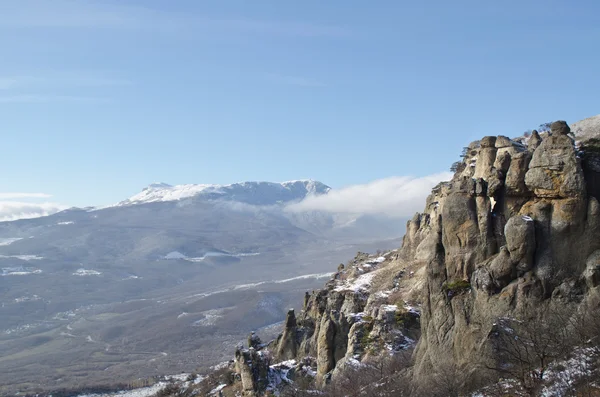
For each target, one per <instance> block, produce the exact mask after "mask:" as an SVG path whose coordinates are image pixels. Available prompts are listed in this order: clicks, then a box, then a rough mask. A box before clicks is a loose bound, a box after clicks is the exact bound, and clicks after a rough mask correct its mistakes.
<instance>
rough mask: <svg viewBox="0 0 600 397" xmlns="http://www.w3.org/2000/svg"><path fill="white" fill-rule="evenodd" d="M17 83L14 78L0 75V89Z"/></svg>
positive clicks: (8, 87) (5, 88)
mask: <svg viewBox="0 0 600 397" xmlns="http://www.w3.org/2000/svg"><path fill="white" fill-rule="evenodd" d="M17 84H18V81H17V80H16V79H14V78H4V77H0V90H8V89H11V88H13V87H14V86H15V85H17Z"/></svg>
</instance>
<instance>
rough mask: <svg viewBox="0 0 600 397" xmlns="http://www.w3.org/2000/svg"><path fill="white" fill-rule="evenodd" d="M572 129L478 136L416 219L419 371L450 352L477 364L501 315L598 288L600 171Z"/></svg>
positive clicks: (412, 252) (461, 362)
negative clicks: (599, 186)
mask: <svg viewBox="0 0 600 397" xmlns="http://www.w3.org/2000/svg"><path fill="white" fill-rule="evenodd" d="M569 132H570V130H569V127H568V126H567V124H566V123H565V122H555V123H553V124H552V129H551V131H550V133H549V134H545V136H543V137H540V136H539V135H538V134H537V133H535V132H534V133H533V134H532V136H531V138H529V140H528V141H527V140H524V141H523V142H517V141H512V140H510V139H508V138H506V137H502V136H500V137H484V138H483V139H482V140H481V141H477V142H473V143H471V144H470V145H469V147H468V148H467V150H466V154H465V157H464V161H463V163H462V165H461V166H460V167H458V168H459V169H458V171H457V172H456V174H455V175H454V177H453V178H452V180H451V181H450V182H447V183H444V184H442V185H441V186H440V187H439V189H437V191H434V192H433V193H432V195H431V196H430V197H429V198H428V200H427V207H426V209H425V212H424V214H420V215H418V216H416V217H415V218H414V219H413V220H412V221H410V222H409V227H408V229H407V230H408V231H407V235H406V237H405V239H404V244H403V247H402V251H401V254H402V256H403V257H404V258H405V259H406V260H408V261H416V262H419V263H420V264H422V266H425V268H426V287H425V294H424V296H425V299H424V300H423V305H422V316H421V331H422V337H421V339H420V341H419V344H418V346H417V349H416V355H415V377H416V378H417V379H418V378H419V377H423V376H425V374H427V373H428V372H429V371H431V370H432V368H434V367H435V363H436V362H439V361H440V360H444V359H449V360H451V361H452V362H454V363H455V364H456V365H457V366H458V367H459V368H461V369H462V370H464V371H466V372H469V371H475V368H477V365H478V364H479V365H480V364H481V360H480V358H481V357H483V356H485V354H484V353H485V350H486V349H489V344H488V343H487V342H489V338H488V336H489V335H490V334H491V333H492V330H493V327H494V324H495V323H496V321H497V320H498V319H499V318H503V317H517V318H535V317H536V314H537V313H538V312H539V311H540V308H541V307H543V306H545V305H565V304H569V303H573V302H575V303H577V302H581V301H583V300H584V299H586V298H587V297H588V296H589V295H590V294H593V293H596V291H595V288H596V287H597V285H598V274H599V273H598V256H599V255H600V251H598V249H600V239H599V238H598V236H599V234H598V233H599V231H600V229H599V228H600V207H599V205H598V200H597V198H596V197H595V196H594V195H590V194H588V191H589V192H592V191H593V189H589V187H588V183H591V182H593V180H594V179H595V177H597V175H593V174H594V173H595V172H596V171H593V170H592V171H590V173H589V174H590V175H589V176H588V178H585V177H584V172H583V168H586V164H583V167H582V159H581V158H580V156H579V152H578V149H577V148H576V147H575V144H574V140H573V139H572V138H571V137H570V136H569V135H568V134H569ZM584 158H585V157H584ZM587 168H588V169H589V168H590V167H589V166H588V167H587Z"/></svg>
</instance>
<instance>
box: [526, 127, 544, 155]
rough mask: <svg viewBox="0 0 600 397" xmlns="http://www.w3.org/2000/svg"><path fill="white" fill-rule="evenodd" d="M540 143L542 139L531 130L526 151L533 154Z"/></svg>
mask: <svg viewBox="0 0 600 397" xmlns="http://www.w3.org/2000/svg"><path fill="white" fill-rule="evenodd" d="M541 143H542V138H541V137H540V134H539V133H538V132H537V131H536V130H533V132H532V133H531V137H530V138H529V142H528V145H527V148H528V150H529V151H530V152H533V151H534V150H535V149H537V148H538V146H540V144H541Z"/></svg>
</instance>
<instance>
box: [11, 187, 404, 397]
mask: <svg viewBox="0 0 600 397" xmlns="http://www.w3.org/2000/svg"><path fill="white" fill-rule="evenodd" d="M329 190H330V188H329V187H327V186H326V185H324V184H322V183H320V182H316V181H310V180H306V181H292V182H284V183H268V182H246V183H239V184H233V185H224V186H216V185H181V186H170V185H167V184H153V185H151V186H149V187H147V188H145V189H144V190H143V191H142V192H140V193H139V194H136V195H134V196H133V197H130V198H129V199H127V200H123V201H121V202H120V203H118V204H115V205H113V206H109V207H105V208H72V209H69V210H66V211H63V212H59V213H56V214H54V215H50V216H46V217H41V218H34V219H23V220H18V221H13V222H0V366H1V367H2V369H3V371H2V373H0V385H2V386H0V394H2V393H3V392H6V393H8V395H11V393H13V392H16V391H32V390H36V391H47V390H53V389H56V388H57V387H74V388H77V387H84V386H90V385H97V384H102V383H107V382H129V381H131V380H132V379H137V378H139V377H143V378H145V377H150V376H154V375H159V374H163V373H166V372H171V371H173V370H175V371H181V370H184V369H187V368H190V367H192V368H196V367H202V368H204V369H207V368H208V367H210V366H211V365H213V364H216V363H218V362H220V361H222V360H224V359H225V358H227V356H228V353H227V352H228V350H231V349H232V348H233V347H234V346H235V344H236V343H237V341H239V340H240V339H241V338H244V336H245V334H246V333H247V332H249V331H250V330H252V329H262V328H263V327H268V326H270V325H272V324H273V323H278V322H280V321H281V317H282V316H283V315H285V311H286V309H287V308H288V307H290V306H294V303H295V302H296V299H295V297H296V296H297V294H299V293H301V292H302V291H304V290H305V289H307V288H308V289H312V288H316V287H317V286H319V285H320V284H321V282H322V281H320V279H321V278H322V277H324V275H323V273H325V274H326V275H327V274H328V271H326V270H325V271H324V270H323V269H324V268H325V269H327V268H329V267H331V266H334V265H335V264H337V263H339V261H341V260H343V259H344V258H346V257H348V256H349V255H352V254H353V253H354V252H356V251H357V250H368V249H373V248H374V247H381V246H383V247H388V248H390V247H393V246H395V245H396V244H397V241H398V240H397V236H399V235H401V232H402V225H400V224H398V223H397V222H396V221H394V222H391V221H389V220H385V221H379V220H376V219H373V218H369V217H362V216H361V215H353V214H335V213H317V212H293V213H292V212H288V211H286V208H287V206H288V205H289V204H291V203H297V202H299V201H301V200H303V199H305V198H306V197H309V196H314V195H324V194H327V193H328V191H329ZM350 221H353V222H350ZM367 225H370V227H365V226H367ZM375 229H377V230H379V233H371V232H370V230H375ZM215 344H221V345H223V346H224V348H223V349H222V350H219V351H214V349H212V346H214V345H215ZM199 356H202V357H204V360H203V362H202V363H198V357H199ZM32 379H35V380H36V381H35V382H32ZM65 379H67V380H65Z"/></svg>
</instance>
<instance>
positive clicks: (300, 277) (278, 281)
mask: <svg viewBox="0 0 600 397" xmlns="http://www.w3.org/2000/svg"><path fill="white" fill-rule="evenodd" d="M333 275H334V273H317V274H305V275H303V276H297V277H292V278H286V279H284V280H276V281H274V283H277V284H280V283H289V282H290V281H296V280H307V279H311V278H314V279H316V280H319V279H321V278H328V277H331V276H333Z"/></svg>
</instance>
